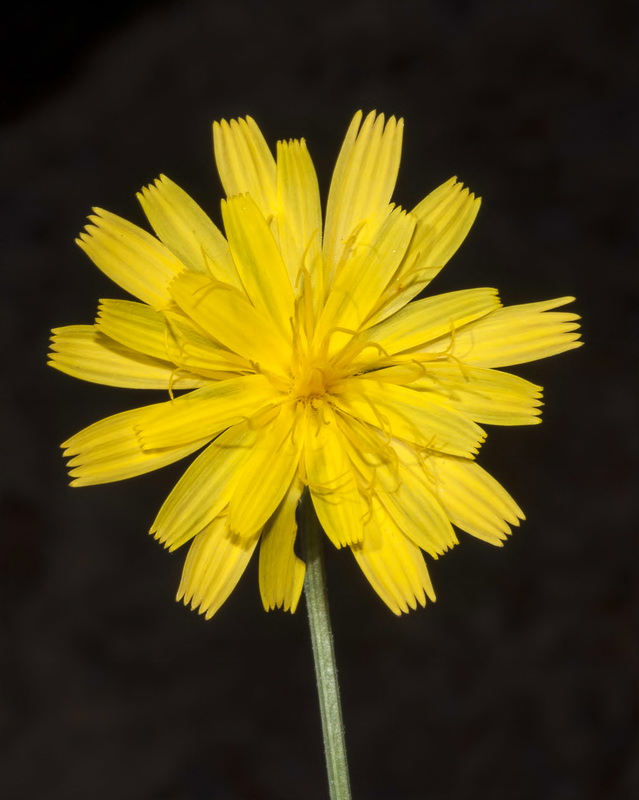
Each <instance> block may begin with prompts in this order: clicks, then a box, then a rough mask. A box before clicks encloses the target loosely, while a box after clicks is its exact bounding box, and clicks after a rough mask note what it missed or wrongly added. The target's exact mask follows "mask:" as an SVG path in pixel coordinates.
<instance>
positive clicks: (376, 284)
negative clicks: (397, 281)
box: [317, 208, 415, 348]
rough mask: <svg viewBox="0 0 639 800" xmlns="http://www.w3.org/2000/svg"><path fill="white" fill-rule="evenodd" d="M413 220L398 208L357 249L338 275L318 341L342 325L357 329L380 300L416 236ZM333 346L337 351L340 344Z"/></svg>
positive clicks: (327, 303) (318, 334)
mask: <svg viewBox="0 0 639 800" xmlns="http://www.w3.org/2000/svg"><path fill="white" fill-rule="evenodd" d="M414 226H415V222H414V220H413V219H412V218H411V217H410V216H409V215H407V214H406V212H404V211H402V210H401V209H399V208H396V209H394V210H393V211H392V212H391V213H390V214H389V216H388V217H387V218H386V220H385V221H384V223H383V224H382V226H381V227H380V228H379V230H378V232H377V236H376V237H375V238H374V239H372V240H370V241H366V242H365V243H362V244H361V245H359V246H358V247H356V249H355V252H354V253H353V254H352V255H351V256H350V258H348V259H345V260H344V261H343V262H342V264H341V265H340V268H339V269H338V270H337V273H336V275H335V279H334V284H333V286H332V288H331V289H330V293H329V296H328V299H327V301H326V306H325V308H324V312H323V313H322V316H321V318H320V323H319V327H318V332H317V338H318V339H319V340H321V339H322V338H324V337H325V336H326V335H327V334H328V333H329V332H330V330H331V329H332V328H334V327H336V326H339V327H342V328H347V329H350V330H358V329H359V327H360V326H361V324H362V323H363V322H364V320H365V319H366V317H367V316H368V314H369V312H370V311H371V309H372V308H373V307H374V306H375V304H376V303H377V301H378V300H379V296H380V293H381V291H382V290H383V289H384V287H385V286H386V284H387V283H388V281H389V280H390V278H391V277H392V275H393V274H394V272H395V270H396V269H397V266H398V264H399V262H400V261H401V259H402V256H403V255H404V252H405V250H406V247H407V246H408V243H409V241H410V238H411V236H412V234H413V228H414ZM336 338H337V337H333V340H332V343H333V344H334V347H335V348H336V347H337V346H339V341H337V342H336V341H335V340H336Z"/></svg>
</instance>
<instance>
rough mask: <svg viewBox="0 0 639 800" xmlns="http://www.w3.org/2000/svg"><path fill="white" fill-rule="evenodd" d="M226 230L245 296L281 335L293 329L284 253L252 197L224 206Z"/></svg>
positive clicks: (290, 293) (290, 292)
mask: <svg viewBox="0 0 639 800" xmlns="http://www.w3.org/2000/svg"><path fill="white" fill-rule="evenodd" d="M222 217H223V218H224V228H225V230H226V235H227V237H228V240H229V246H230V248H231V253H232V255H233V261H234V262H235V266H236V267H237V271H238V272H239V275H240V278H241V280H242V284H243V286H244V289H245V290H246V294H247V295H248V297H249V299H250V301H251V302H252V303H253V305H254V306H255V308H256V309H258V310H259V311H261V312H262V313H264V314H265V315H266V316H267V318H270V319H273V320H274V321H275V323H276V324H277V325H278V326H279V329H280V332H282V333H283V334H284V335H288V333H289V331H290V329H291V323H290V319H291V316H292V315H293V304H294V301H295V297H294V295H293V287H292V285H291V280H290V278H289V276H288V271H287V269H286V266H285V264H284V262H283V261H282V254H281V253H280V251H279V248H278V246H277V243H276V241H275V239H274V238H273V234H272V233H271V231H270V229H269V227H268V225H267V223H266V220H265V219H264V216H263V215H262V212H261V211H260V210H259V208H258V206H257V205H256V204H255V202H254V201H253V199H252V198H251V197H250V196H249V195H242V196H240V197H231V198H229V199H228V200H227V201H226V202H223V203H222Z"/></svg>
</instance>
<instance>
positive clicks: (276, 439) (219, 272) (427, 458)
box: [50, 113, 580, 617]
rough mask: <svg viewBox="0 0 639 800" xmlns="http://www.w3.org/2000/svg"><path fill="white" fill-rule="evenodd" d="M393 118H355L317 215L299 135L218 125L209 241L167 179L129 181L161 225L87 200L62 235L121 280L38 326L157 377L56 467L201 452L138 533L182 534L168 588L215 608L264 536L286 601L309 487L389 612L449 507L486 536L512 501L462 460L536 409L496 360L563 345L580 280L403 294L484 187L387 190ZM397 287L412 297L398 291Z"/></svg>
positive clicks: (424, 581) (296, 589) (508, 520)
mask: <svg viewBox="0 0 639 800" xmlns="http://www.w3.org/2000/svg"><path fill="white" fill-rule="evenodd" d="M402 129H403V123H402V121H401V120H399V121H397V120H395V118H393V117H391V118H390V119H389V120H388V121H387V122H385V120H384V116H383V115H376V114H375V113H371V114H369V115H368V116H367V117H366V118H365V119H362V114H361V113H358V114H356V115H355V118H354V119H353V122H352V123H351V125H350V127H349V129H348V133H347V134H346V139H345V141H344V144H343V146H342V149H341V152H340V155H339V158H338V160H337V165H336V167H335V172H334V175H333V179H332V183H331V187H330V193H329V198H328V204H327V210H326V221H325V224H324V226H323V227H322V217H321V207H320V199H319V192H318V185H317V178H316V175H315V171H314V168H313V164H312V161H311V159H310V156H309V154H308V150H307V148H306V144H305V142H304V140H299V141H297V140H294V141H288V142H278V144H277V153H276V158H274V157H273V155H272V153H271V151H270V150H269V148H268V146H267V144H266V142H265V140H264V138H263V137H262V134H261V133H260V130H259V128H258V127H257V125H256V124H255V122H254V121H253V120H252V119H251V118H250V117H247V118H246V119H240V120H233V121H231V122H230V123H227V122H222V123H220V124H217V123H215V125H214V144H215V157H216V161H217V166H218V170H219V173H220V176H221V179H222V183H223V186H224V189H225V191H226V194H227V199H226V200H224V201H223V202H222V217H223V221H224V230H225V234H226V235H225V236H224V235H223V234H222V233H221V232H220V230H219V229H218V228H217V227H216V226H215V225H214V224H213V222H212V221H211V220H210V219H209V217H208V216H207V215H206V214H205V213H204V212H203V211H202V209H200V208H199V206H198V205H196V203H195V202H194V201H193V200H192V199H191V198H190V197H189V196H188V195H187V194H185V193H184V192H183V191H182V189H180V188H179V187H178V186H177V185H176V184H174V183H173V182H172V181H170V180H169V179H168V178H166V177H161V178H159V179H158V180H157V181H156V182H155V183H154V184H152V185H150V186H148V187H146V188H145V189H143V190H142V192H141V193H140V194H139V195H138V198H139V200H140V203H141V204H142V208H143V209H144V212H145V214H146V216H147V217H148V220H149V222H150V224H151V226H152V227H153V229H154V231H155V234H156V236H152V235H150V234H149V233H147V232H146V231H144V230H142V229H141V228H139V227H137V226H135V225H132V224H131V223H129V222H127V221H125V220H123V219H121V218H120V217H117V216H115V215H113V214H111V213H109V212H107V211H102V210H99V209H96V210H95V213H94V215H93V216H91V217H90V224H89V225H87V228H86V230H85V232H84V233H82V234H81V236H80V238H79V239H78V244H79V245H80V247H81V248H82V249H83V250H84V251H85V252H86V253H87V255H88V256H89V257H90V258H91V259H92V261H93V262H94V263H95V264H96V265H97V266H98V267H99V268H100V269H101V270H102V271H103V272H104V273H105V274H106V275H108V276H109V277H110V278H111V279H112V280H114V281H115V282H116V283H117V284H119V285H120V286H121V287H122V288H123V289H125V290H126V291H127V292H129V293H131V294H132V295H133V296H134V297H136V298H137V301H129V300H102V301H101V303H100V306H99V310H98V316H97V319H96V321H95V323H94V324H93V325H74V326H69V327H64V328H57V329H55V330H54V331H53V334H54V335H53V345H52V354H51V361H50V363H51V365H52V366H54V367H56V368H57V369H59V370H61V371H62V372H66V373H68V374H70V375H73V376H75V377H77V378H82V379H84V380H89V381H95V382H97V383H104V384H108V385H111V386H123V387H130V388H146V389H148V388H153V389H160V390H163V391H164V393H167V392H168V396H167V397H166V398H165V399H163V400H161V401H160V402H158V403H156V404H154V405H150V406H143V407H141V408H135V409H133V410H129V411H124V412H123V413H120V414H116V415H115V416H112V417H108V418H107V419H103V420H101V421H99V422H97V423H95V424H94V425H91V426H89V427H88V428H85V429H84V430H82V431H80V432H79V433H77V434H76V435H75V436H72V437H71V438H70V439H69V440H68V441H67V442H65V443H64V445H63V447H64V448H65V453H64V454H65V456H69V457H70V461H69V466H70V468H71V476H72V478H73V481H72V485H75V486H84V485H88V484H96V483H106V482H109V481H117V480H122V479H124V478H130V477H133V476H135V475H140V474H142V473H145V472H149V471H150V470H154V469H157V468H159V467H162V466H164V465H165V464H169V463H171V462H173V461H177V460H178V459H181V458H183V457H185V456H187V455H190V454H191V453H193V452H195V451H196V450H199V449H201V448H204V450H203V452H202V453H201V454H200V455H198V456H197V458H196V459H195V460H194V461H193V463H192V464H191V465H190V466H189V467H188V469H187V470H186V472H185V473H184V475H183V477H182V478H181V479H180V481H179V482H178V484H177V485H176V486H175V488H174V489H173V491H172V492H171V493H170V495H169V496H168V498H167V500H166V501H165V503H164V505H163V506H162V508H161V509H160V511H159V513H158V515H157V517H156V519H155V522H154V523H153V526H152V528H151V532H152V533H153V535H154V536H155V537H156V538H157V539H158V540H159V541H160V542H162V544H164V545H165V546H166V547H168V548H169V549H170V550H174V549H175V548H177V547H180V546H181V545H183V544H185V543H187V542H189V541H190V542H191V546H190V550H189V553H188V556H187V558H186V564H185V568H184V573H183V577H182V582H181V585H180V589H179V593H178V598H179V599H180V598H181V599H183V600H184V602H185V603H190V604H191V606H192V607H193V608H198V609H199V610H200V612H204V613H206V615H207V617H210V616H212V615H213V614H214V613H215V611H216V610H217V609H218V608H219V607H220V606H221V604H222V603H223V602H224V600H225V599H226V598H227V596H228V595H229V593H230V592H231V591H232V590H233V588H234V586H235V585H236V583H237V581H238V580H239V578H240V576H241V574H242V572H243V571H244V569H245V567H246V565H247V563H248V561H249V559H250V558H251V555H252V553H253V551H254V549H255V548H256V546H257V544H258V542H259V543H260V552H259V581H260V590H261V595H262V600H263V603H264V606H265V607H266V608H267V609H269V608H274V607H276V606H281V607H283V608H284V609H287V610H291V611H293V610H295V607H296V606H297V603H298V599H299V596H300V592H301V589H302V584H303V577H304V564H303V563H302V561H301V560H300V559H299V558H298V557H297V555H296V554H295V549H294V546H295V538H296V533H297V528H296V521H295V511H296V507H297V504H298V501H299V499H300V496H301V493H302V491H303V490H304V489H305V487H307V489H308V491H309V493H310V495H311V498H312V502H313V505H314V507H315V510H316V512H317V515H318V518H319V520H320V522H321V524H322V527H323V529H324V531H325V532H326V535H327V536H328V538H329V539H330V540H331V542H332V543H333V544H334V545H335V546H336V547H344V546H348V547H349V548H350V549H351V551H352V552H353V554H354V556H355V558H356V559H357V562H358V563H359V565H360V567H361V568H362V570H363V572H364V574H365V575H366V577H367V578H368V580H369V581H370V583H371V585H372V587H373V588H374V589H375V591H376V592H377V593H378V594H379V596H380V597H381V598H382V600H384V602H385V603H386V604H387V605H388V606H389V607H390V608H391V610H392V611H394V612H395V613H400V612H402V611H407V610H408V609H409V608H415V607H416V605H417V603H419V604H421V605H425V602H426V597H427V596H428V597H429V598H431V599H434V593H433V589H432V585H431V582H430V579H429V575H428V572H427V569H426V564H425V562H424V558H423V554H422V551H425V552H426V553H427V554H429V555H430V556H432V557H433V558H437V557H438V556H439V555H440V554H442V553H444V552H445V551H446V550H448V549H449V548H450V547H452V546H453V545H455V544H456V543H457V541H458V540H457V534H456V533H455V530H454V528H453V525H454V526H456V527H457V528H459V529H461V530H463V531H466V532H467V533H470V534H472V535H473V536H476V537H478V538H480V539H483V540H485V541H487V542H489V543H491V544H495V545H501V544H502V542H503V540H504V539H505V538H506V536H507V535H508V534H509V533H510V529H511V526H512V525H518V524H519V520H520V519H522V518H523V514H522V512H521V510H520V509H519V507H518V506H517V504H516V503H515V502H514V500H513V499H512V498H511V497H510V496H509V495H508V493H507V492H506V491H505V489H503V488H502V486H501V485H500V484H499V483H497V481H496V480H495V479H494V478H492V477H491V476H490V475H488V474H487V473H486V472H485V471H484V470H483V469H482V468H481V467H480V466H478V464H477V463H476V461H475V456H476V454H477V452H478V449H479V447H480V446H481V444H482V442H483V441H484V439H485V436H486V434H485V432H484V430H483V429H482V428H481V427H480V425H479V424H478V423H481V424H492V425H529V424H534V423H536V422H539V420H540V417H539V414H540V409H539V407H540V405H541V399H540V398H541V388H540V387H539V386H535V385H534V384H532V383H529V382H528V381H526V380H524V379H522V378H519V377H516V376H515V375H512V374H510V373H507V372H502V371H500V370H498V369H496V368H498V367H503V366H509V365H513V364H519V363H522V362H526V361H531V360H534V359H538V358H544V357H546V356H551V355H554V354H556V353H561V352H563V351H565V350H570V349H572V348H574V347H577V346H578V345H579V344H580V343H579V342H578V341H577V340H578V334H577V333H576V332H575V331H576V328H577V327H578V326H577V323H576V320H577V319H578V318H577V317H576V315H575V314H570V313H566V312H563V311H555V310H554V309H556V308H558V307H560V306H563V305H564V304H565V303H567V302H569V301H570V300H572V298H569V297H564V298H560V299H558V300H550V301H546V302H541V303H528V304H524V305H517V306H510V307H502V305H501V303H500V301H499V298H498V296H497V292H496V290H495V289H490V288H478V289H468V290H463V291H456V292H448V293H446V294H440V295H434V296H430V297H425V298H424V299H418V300H415V299H414V298H415V297H416V296H417V295H418V294H419V293H420V292H421V291H422V290H423V289H424V288H425V287H426V286H427V285H428V284H429V283H430V281H431V280H432V279H433V278H434V277H435V276H436V275H437V273H438V272H439V270H440V269H441V268H442V267H443V266H444V264H446V262H447V261H448V259H449V258H450V257H451V256H452V255H453V253H454V252H455V251H456V250H457V248H458V247H459V246H460V244H461V243H462V241H463V240H464V238H465V236H466V234H467V233H468V231H469V229H470V227H471V225H472V223H473V221H474V219H475V216H476V214H477V210H478V208H479V200H478V199H477V198H475V197H474V196H473V195H472V194H470V193H469V192H468V190H467V189H464V188H463V187H462V185H461V184H460V183H458V182H457V181H456V180H455V179H454V178H453V179H451V180H449V181H448V182H447V183H445V184H443V185H442V186H440V187H439V188H438V189H436V190H435V191H434V192H432V193H431V194H429V195H428V196H427V197H426V198H425V199H424V200H422V202H421V203H419V204H418V205H417V206H416V207H415V208H414V209H413V210H412V211H410V212H406V211H404V210H402V209H401V208H399V207H397V206H394V205H393V204H392V203H391V195H392V192H393V189H394V186H395V181H396V177H397V171H398V168H399V161H400V149H401V138H402ZM411 301H412V302H411Z"/></svg>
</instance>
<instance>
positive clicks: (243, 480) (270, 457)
mask: <svg viewBox="0 0 639 800" xmlns="http://www.w3.org/2000/svg"><path fill="white" fill-rule="evenodd" d="M304 428H305V419H304V416H303V414H301V413H300V411H299V409H298V408H297V407H296V406H295V405H294V404H289V403H287V404H285V405H284V406H282V407H281V408H280V409H279V413H278V414H277V416H275V417H274V418H273V419H271V420H270V421H268V422H266V424H265V425H264V426H263V427H262V428H261V430H260V431H259V436H258V437H257V438H256V441H255V443H254V445H253V447H252V450H251V456H250V458H248V459H247V460H246V462H245V463H244V465H243V466H242V467H241V468H240V469H239V470H238V471H237V477H236V485H235V491H234V492H233V497H232V498H231V500H230V502H229V517H228V527H229V530H231V531H233V532H234V533H237V534H238V535H240V536H242V537H247V536H252V535H253V534H254V533H255V532H256V531H258V530H259V529H261V528H262V527H263V526H264V524H265V523H266V522H267V521H268V519H269V517H270V516H271V514H273V512H274V511H275V509H276V508H277V507H278V505H279V504H280V501H281V500H282V497H283V496H284V494H285V493H286V491H287V489H288V487H289V486H290V485H291V481H292V480H293V476H294V475H295V474H296V472H297V468H298V464H299V459H300V453H301V450H302V447H303V444H304Z"/></svg>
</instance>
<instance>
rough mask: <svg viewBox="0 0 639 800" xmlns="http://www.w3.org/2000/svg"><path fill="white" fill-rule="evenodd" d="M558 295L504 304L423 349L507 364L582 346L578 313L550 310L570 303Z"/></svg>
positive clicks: (491, 364) (477, 362)
mask: <svg viewBox="0 0 639 800" xmlns="http://www.w3.org/2000/svg"><path fill="white" fill-rule="evenodd" d="M573 300H574V297H560V298H557V299H556V300H545V301H542V302H541V303H523V304H522V305H516V306H506V307H505V308H500V309H498V310H496V311H494V312H493V313H491V314H489V315H486V317H484V318H483V319H480V320H478V321H477V322H473V323H472V324H470V325H468V326H466V327H464V328H462V329H461V330H459V331H455V332H454V333H452V334H448V335H446V336H442V337H441V338H440V339H437V340H435V341H432V342H430V343H429V344H427V345H425V346H424V348H423V350H424V351H425V352H429V353H432V352H437V351H444V352H449V353H450V354H451V355H453V356H454V357H455V358H458V359H459V360H460V361H462V362H463V363H465V364H472V365H473V366H476V367H509V366H512V365H513V364H523V363H525V362H526V361H536V360H537V359H539V358H548V357H549V356H554V355H557V354H558V353H565V352H566V351H567V350H573V349H574V348H576V347H581V344H582V342H580V341H579V333H578V328H579V316H578V315H577V314H572V313H570V312H567V311H552V309H554V308H558V307H560V306H563V305H566V304H567V303H571V302H572V301H573Z"/></svg>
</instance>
